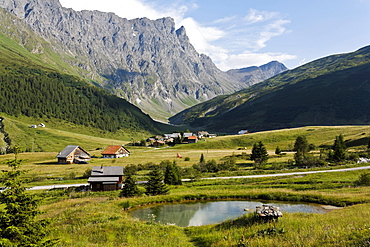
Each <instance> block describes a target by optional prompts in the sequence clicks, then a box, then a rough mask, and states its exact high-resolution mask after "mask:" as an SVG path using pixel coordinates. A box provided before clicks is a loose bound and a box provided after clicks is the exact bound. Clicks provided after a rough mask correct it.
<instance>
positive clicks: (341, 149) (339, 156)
mask: <svg viewBox="0 0 370 247" xmlns="http://www.w3.org/2000/svg"><path fill="white" fill-rule="evenodd" d="M346 149H347V147H346V144H344V140H343V136H342V135H339V136H336V137H335V141H334V145H333V151H334V152H333V160H334V161H337V162H340V161H343V160H345V159H346Z"/></svg>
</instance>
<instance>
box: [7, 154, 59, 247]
mask: <svg viewBox="0 0 370 247" xmlns="http://www.w3.org/2000/svg"><path fill="white" fill-rule="evenodd" d="M14 150H15V159H13V160H9V161H8V162H7V164H8V166H9V168H10V170H3V171H2V173H3V174H2V177H1V182H2V183H3V184H4V185H5V187H6V189H5V190H4V191H3V192H2V193H0V205H1V207H3V209H1V210H0V246H54V245H55V244H56V242H57V241H56V240H47V239H46V235H47V233H48V231H47V225H48V224H49V221H48V220H37V219H36V216H37V215H39V214H40V211H39V210H38V202H39V201H38V200H37V198H36V197H35V195H32V194H31V193H27V191H26V187H25V186H24V179H23V178H22V175H23V174H24V173H25V171H24V170H19V167H20V165H21V160H19V159H17V150H18V149H17V148H15V149H14Z"/></svg>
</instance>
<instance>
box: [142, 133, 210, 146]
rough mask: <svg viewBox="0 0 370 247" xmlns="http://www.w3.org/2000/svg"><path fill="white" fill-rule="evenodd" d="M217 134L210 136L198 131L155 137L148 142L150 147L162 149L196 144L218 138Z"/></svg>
mask: <svg viewBox="0 0 370 247" xmlns="http://www.w3.org/2000/svg"><path fill="white" fill-rule="evenodd" d="M216 136H217V135H216V134H209V133H208V132H207V131H198V132H196V133H191V132H185V133H172V134H164V135H162V136H153V137H150V138H148V139H147V140H146V141H147V142H149V143H150V144H149V145H150V146H153V147H161V146H164V145H171V144H180V143H181V144H189V143H196V142H198V140H199V139H202V138H206V137H208V138H213V137H216Z"/></svg>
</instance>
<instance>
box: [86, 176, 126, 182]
mask: <svg viewBox="0 0 370 247" xmlns="http://www.w3.org/2000/svg"><path fill="white" fill-rule="evenodd" d="M118 181H119V178H118V177H89V179H88V180H87V182H88V183H93V182H118Z"/></svg>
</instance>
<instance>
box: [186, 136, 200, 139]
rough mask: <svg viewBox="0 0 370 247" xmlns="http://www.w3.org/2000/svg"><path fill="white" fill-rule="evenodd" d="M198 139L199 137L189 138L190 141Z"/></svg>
mask: <svg viewBox="0 0 370 247" xmlns="http://www.w3.org/2000/svg"><path fill="white" fill-rule="evenodd" d="M196 139H198V137H197V136H189V137H188V140H196Z"/></svg>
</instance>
